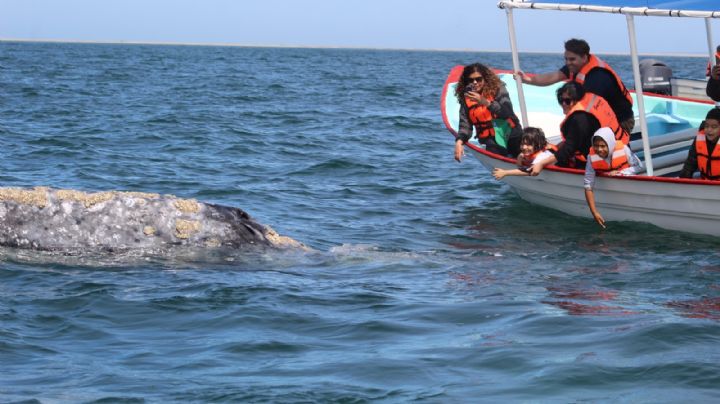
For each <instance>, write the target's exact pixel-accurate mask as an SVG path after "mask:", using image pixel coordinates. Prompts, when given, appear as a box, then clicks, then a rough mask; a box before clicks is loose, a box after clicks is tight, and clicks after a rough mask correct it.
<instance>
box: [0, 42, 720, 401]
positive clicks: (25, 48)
mask: <svg viewBox="0 0 720 404" xmlns="http://www.w3.org/2000/svg"><path fill="white" fill-rule="evenodd" d="M656 58H657V57H656ZM607 59H608V60H609V62H610V63H611V64H612V65H613V66H615V67H616V68H617V69H618V70H619V71H620V73H621V75H622V76H623V78H624V79H625V80H626V81H628V82H630V83H632V80H631V77H630V70H629V63H628V62H629V60H628V58H627V57H617V56H610V57H607ZM660 59H662V60H664V61H666V62H667V63H668V64H669V65H671V67H672V68H673V69H674V70H675V72H676V75H678V76H681V77H688V78H701V77H702V75H703V74H704V68H705V66H704V64H705V62H704V61H703V60H702V59H693V58H677V57H663V58H660ZM477 60H479V61H482V62H485V63H487V64H489V65H491V66H494V67H497V68H505V69H509V68H510V67H511V61H510V56H509V55H508V54H504V53H460V52H420V51H415V52H412V51H382V50H342V49H269V48H267V49H266V48H239V47H199V46H141V45H99V44H97V45H93V44H58V43H52V44H43V43H8V42H5V43H0V89H2V90H1V93H0V94H1V95H0V132H1V133H0V142H2V143H1V145H2V148H1V149H2V159H0V179H2V183H3V186H23V187H31V186H38V185H44V186H51V187H56V188H76V189H81V190H86V191H101V190H110V189H118V190H131V191H147V192H160V193H167V194H173V195H177V196H180V197H185V198H196V199H198V200H202V201H207V202H214V203H220V204H224V205H231V206H237V207H240V208H243V209H245V210H246V211H248V212H249V213H250V214H251V215H252V216H253V217H255V218H256V219H257V220H259V221H260V222H262V223H264V224H267V225H270V226H271V227H273V228H274V229H275V230H277V231H278V232H279V233H281V234H283V235H287V236H291V237H293V238H295V239H297V240H299V241H302V242H303V243H305V244H307V245H308V246H310V247H312V248H313V249H314V251H312V252H307V253H306V252H292V251H291V252H258V253H257V254H239V253H235V252H232V251H215V250H209V251H170V252H168V253H167V254H156V253H155V254H150V253H145V252H143V251H132V252H126V253H122V254H112V255H110V254H106V255H104V254H83V253H82V252H74V253H67V254H59V253H40V252H32V251H24V250H16V249H1V250H0V401H2V402H28V403H31V402H35V403H65V402H68V403H79V402H85V403H101V402H102V403H105V402H113V403H114V402H129V403H142V402H148V403H154V402H158V403H160V402H162V403H166V402H291V403H292V402H304V403H305V402H344V403H363V402H408V401H415V402H437V403H447V402H492V403H497V402H532V403H536V402H539V403H545V402H563V403H565V402H627V403H658V402H679V401H688V402H689V401H695V402H717V401H718V400H720V350H718V343H720V253H719V252H718V249H717V246H718V243H719V242H720V240H719V239H717V238H711V237H704V236H696V235H689V234H683V233H677V232H671V231H666V230H662V229H658V228H656V227H653V226H650V225H645V224H637V223H611V224H610V226H609V227H608V229H607V230H606V231H600V230H599V229H598V227H597V226H596V225H595V224H594V223H593V222H592V221H591V220H589V219H578V218H572V217H569V216H567V215H564V214H562V213H560V212H556V211H553V210H549V209H544V208H540V207H537V206H533V205H531V204H529V203H527V202H524V201H522V200H521V199H519V198H518V197H517V196H516V195H515V194H514V193H513V192H512V190H511V189H510V188H508V187H507V186H506V185H504V184H502V183H500V182H497V181H495V180H494V179H493V178H492V177H491V176H490V175H489V173H488V172H486V171H485V170H484V169H483V168H482V167H481V166H480V164H479V163H478V162H477V161H474V159H473V158H471V157H470V156H468V157H467V158H466V159H465V160H464V161H463V162H462V163H461V164H458V163H457V162H455V161H454V160H453V142H452V137H451V135H450V134H449V133H448V132H447V131H446V130H445V128H444V126H443V124H442V120H441V118H440V113H439V100H440V90H441V87H442V84H443V82H444V80H445V76H446V74H447V72H448V71H449V70H450V68H451V67H452V66H454V65H456V64H465V63H470V62H473V61H477ZM522 62H523V66H524V68H525V70H528V71H548V70H550V69H555V68H557V67H559V65H560V64H561V63H562V59H561V57H560V55H556V54H555V55H543V54H532V55H524V57H523V59H522ZM578 192H580V190H579V191H578Z"/></svg>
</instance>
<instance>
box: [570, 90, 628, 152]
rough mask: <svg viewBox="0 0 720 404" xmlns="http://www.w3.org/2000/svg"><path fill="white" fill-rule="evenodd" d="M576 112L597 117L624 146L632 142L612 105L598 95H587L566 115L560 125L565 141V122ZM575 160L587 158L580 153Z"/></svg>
mask: <svg viewBox="0 0 720 404" xmlns="http://www.w3.org/2000/svg"><path fill="white" fill-rule="evenodd" d="M576 112H587V113H588V114H591V115H592V116H594V117H595V119H597V120H598V122H600V127H601V128H602V127H608V128H610V129H612V131H613V133H614V134H615V140H617V141H618V142H620V143H622V144H628V143H629V142H630V135H629V134H628V133H627V132H626V131H625V129H623V128H622V127H621V126H620V124H619V123H618V121H617V118H616V117H615V112H613V110H612V108H610V104H608V103H607V101H605V99H604V98H603V97H601V96H599V95H597V94H593V93H585V95H584V96H583V97H582V98H581V99H580V101H578V102H577V103H575V105H573V107H572V108H571V109H570V111H568V113H567V115H565V119H563V121H562V122H561V123H560V134H561V135H562V138H563V140H565V130H564V127H565V122H566V121H567V120H568V118H570V116H571V115H572V114H574V113H576ZM575 158H576V159H577V160H579V161H587V160H586V159H585V156H583V155H582V153H580V152H579V151H576V152H575Z"/></svg>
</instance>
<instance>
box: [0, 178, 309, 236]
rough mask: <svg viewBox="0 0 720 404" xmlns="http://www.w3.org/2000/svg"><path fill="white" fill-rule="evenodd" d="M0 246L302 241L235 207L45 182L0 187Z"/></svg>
mask: <svg viewBox="0 0 720 404" xmlns="http://www.w3.org/2000/svg"><path fill="white" fill-rule="evenodd" d="M0 245H1V246H6V247H16V248H26V249H34V250H67V249H78V248H79V249H88V250H94V249H99V250H122V249H135V248H139V249H154V248H164V247H168V246H192V247H203V248H219V247H229V248H234V249H240V248H246V247H253V248H254V247H268V248H280V249H288V248H306V247H305V246H304V245H303V244H301V243H299V242H297V241H295V240H293V239H291V238H289V237H284V236H280V235H278V234H277V233H276V232H275V231H274V230H273V229H271V228H270V227H268V226H265V225H262V224H260V223H258V222H256V221H255V220H253V219H252V218H251V217H250V215H248V214H247V213H246V212H245V211H243V210H241V209H239V208H234V207H228V206H221V205H212V204H207V203H202V202H198V201H196V200H194V199H181V198H177V197H175V196H172V195H160V194H152V193H142V192H120V191H106V192H95V193H86V192H82V191H76V190H69V189H52V188H46V187H36V188H32V189H25V188H0Z"/></svg>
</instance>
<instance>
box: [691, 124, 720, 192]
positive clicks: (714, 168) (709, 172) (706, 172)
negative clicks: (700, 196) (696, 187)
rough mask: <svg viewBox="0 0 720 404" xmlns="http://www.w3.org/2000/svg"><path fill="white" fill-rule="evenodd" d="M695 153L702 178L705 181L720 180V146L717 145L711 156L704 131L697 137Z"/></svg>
mask: <svg viewBox="0 0 720 404" xmlns="http://www.w3.org/2000/svg"><path fill="white" fill-rule="evenodd" d="M695 152H697V162H698V169H699V170H700V177H701V178H702V179H704V180H718V179H720V145H718V144H715V148H714V149H713V152H712V154H709V153H708V146H707V140H705V131H704V130H701V131H699V132H698V134H697V136H696V137H695Z"/></svg>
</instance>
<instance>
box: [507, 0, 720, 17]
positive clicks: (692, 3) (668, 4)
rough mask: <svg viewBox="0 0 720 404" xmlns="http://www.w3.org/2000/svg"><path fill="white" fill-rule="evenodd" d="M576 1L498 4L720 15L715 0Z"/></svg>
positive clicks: (515, 0)
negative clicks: (580, 2) (579, 2)
mask: <svg viewBox="0 0 720 404" xmlns="http://www.w3.org/2000/svg"><path fill="white" fill-rule="evenodd" d="M582 3H583V4H578V1H577V0H574V1H573V0H570V1H563V0H556V1H553V2H543V1H529V0H509V1H501V2H500V3H499V4H498V7H500V8H532V9H537V10H563V11H588V12H600V13H615V14H630V15H643V16H656V17H694V18H720V8H719V7H720V2H718V1H717V0H674V1H672V0H591V1H584V2H582Z"/></svg>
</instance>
